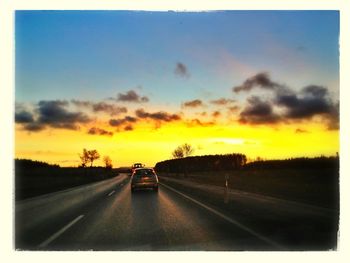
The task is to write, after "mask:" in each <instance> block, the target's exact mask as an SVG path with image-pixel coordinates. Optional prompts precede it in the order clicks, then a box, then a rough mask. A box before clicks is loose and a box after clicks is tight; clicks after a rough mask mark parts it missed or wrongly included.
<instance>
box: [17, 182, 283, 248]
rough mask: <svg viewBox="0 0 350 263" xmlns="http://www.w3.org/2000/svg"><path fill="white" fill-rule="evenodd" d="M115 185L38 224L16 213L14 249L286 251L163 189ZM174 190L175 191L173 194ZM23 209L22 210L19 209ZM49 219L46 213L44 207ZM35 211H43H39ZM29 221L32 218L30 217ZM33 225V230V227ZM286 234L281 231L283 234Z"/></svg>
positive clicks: (253, 231)
mask: <svg viewBox="0 0 350 263" xmlns="http://www.w3.org/2000/svg"><path fill="white" fill-rule="evenodd" d="M122 179H123V178H119V179H116V180H115V181H111V182H110V185H109V186H108V188H106V189H107V191H104V192H103V193H101V194H100V195H98V196H97V197H96V198H94V199H92V200H90V201H89V202H88V203H81V204H76V205H74V208H71V209H67V210H66V211H65V213H57V215H55V213H52V214H53V215H54V217H53V218H50V219H48V220H42V221H41V222H40V223H37V224H28V227H23V226H24V225H25V224H26V221H27V220H31V219H30V218H28V216H27V215H28V213H29V212H25V210H26V209H22V210H21V209H17V208H16V209H17V212H16V241H15V247H16V248H17V249H21V250H22V249H23V250H217V251H219V250H220V251H221V250H229V251H232V250H288V247H285V246H284V245H283V244H280V243H279V242H276V241H275V240H274V239H273V237H268V236H264V235H262V234H260V232H259V231H256V229H251V228H249V226H247V225H245V224H244V222H242V220H241V219H240V220H239V221H237V220H236V219H235V217H234V215H232V213H231V214H230V215H227V214H225V213H223V212H222V211H219V210H217V209H215V208H213V207H212V206H210V207H208V206H206V204H204V203H202V202H198V201H197V200H195V199H191V198H190V197H189V196H188V195H182V194H181V193H179V192H176V190H175V189H171V188H169V187H167V186H165V185H161V186H160V189H159V192H158V193H155V192H152V191H142V192H141V191H140V192H135V193H134V194H131V191H130V185H129V182H128V181H125V180H127V178H126V177H125V178H124V181H123V180H122ZM174 190H175V191H174ZM18 208H20V205H18ZM42 208H43V210H42V211H41V213H45V212H46V211H45V210H47V208H45V206H44V204H42ZM36 209H37V210H36V211H40V204H39V207H38V208H36ZM30 216H34V215H33V214H31V215H30ZM30 225H31V226H30ZM281 231H283V230H281Z"/></svg>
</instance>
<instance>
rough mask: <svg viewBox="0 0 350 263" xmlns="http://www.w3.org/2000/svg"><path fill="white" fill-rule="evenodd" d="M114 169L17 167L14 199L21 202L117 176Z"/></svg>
mask: <svg viewBox="0 0 350 263" xmlns="http://www.w3.org/2000/svg"><path fill="white" fill-rule="evenodd" d="M117 175H118V171H117V170H115V169H105V168H102V167H98V168H61V167H31V168H28V167H26V168H23V167H17V168H16V169H15V199H16V200H22V199H26V198H30V197H35V196H38V195H42V194H47V193H52V192H56V191H60V190H64V189H68V188H72V187H76V186H79V185H83V184H88V183H92V182H97V181H101V180H104V179H108V178H111V177H113V176H117Z"/></svg>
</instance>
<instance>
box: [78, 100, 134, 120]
mask: <svg viewBox="0 0 350 263" xmlns="http://www.w3.org/2000/svg"><path fill="white" fill-rule="evenodd" d="M71 103H72V104H73V105H76V106H77V107H84V108H90V109H91V110H92V111H93V112H95V113H96V112H105V113H108V114H109V115H110V116H115V115H119V114H122V113H127V112H128V109H127V108H126V107H119V106H117V105H114V104H110V103H106V102H103V101H102V102H97V103H94V102H91V101H81V100H71Z"/></svg>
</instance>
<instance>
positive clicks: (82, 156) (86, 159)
mask: <svg viewBox="0 0 350 263" xmlns="http://www.w3.org/2000/svg"><path fill="white" fill-rule="evenodd" d="M79 158H80V160H81V166H82V167H86V164H87V163H88V162H89V154H88V151H87V150H86V149H85V148H84V149H83V154H79Z"/></svg>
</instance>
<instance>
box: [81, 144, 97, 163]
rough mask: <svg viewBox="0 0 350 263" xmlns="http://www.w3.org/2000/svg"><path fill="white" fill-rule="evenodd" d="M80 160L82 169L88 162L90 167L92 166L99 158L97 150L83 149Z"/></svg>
mask: <svg viewBox="0 0 350 263" xmlns="http://www.w3.org/2000/svg"><path fill="white" fill-rule="evenodd" d="M79 157H80V160H81V165H82V166H83V167H86V164H87V163H88V162H90V167H92V164H93V162H94V161H95V160H97V159H99V158H100V154H99V153H98V151H97V150H86V149H85V148H84V149H83V154H81V155H79Z"/></svg>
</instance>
